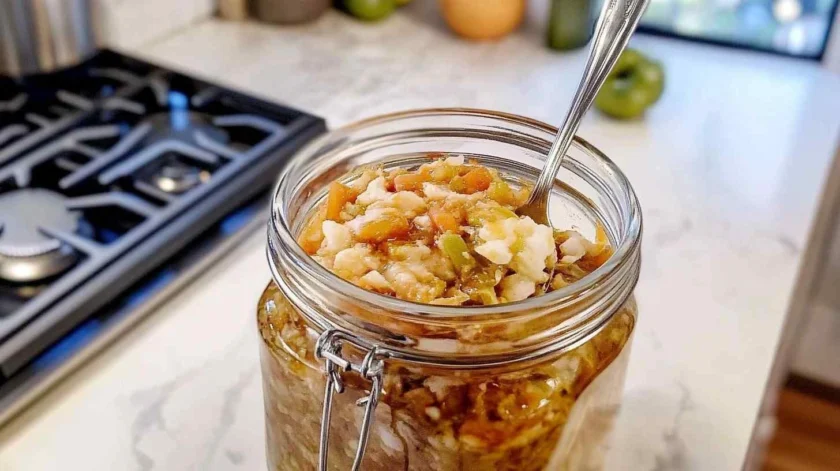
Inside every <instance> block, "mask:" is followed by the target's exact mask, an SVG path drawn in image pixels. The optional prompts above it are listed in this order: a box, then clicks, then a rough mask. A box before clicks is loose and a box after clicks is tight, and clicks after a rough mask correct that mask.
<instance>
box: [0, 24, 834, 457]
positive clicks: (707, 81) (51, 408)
mask: <svg viewBox="0 0 840 471" xmlns="http://www.w3.org/2000/svg"><path fill="white" fill-rule="evenodd" d="M423 18H424V16H422V15H416V14H415V12H408V13H406V12H402V13H400V14H398V15H396V16H395V17H394V18H391V19H389V20H388V21H386V22H384V23H382V24H377V25H362V24H359V23H356V22H354V21H353V20H350V19H348V18H346V17H343V16H342V15H340V14H337V13H331V14H328V15H327V16H326V17H324V18H322V19H321V20H320V21H318V22H317V23H315V24H313V25H308V26H301V27H285V28H280V27H272V26H262V25H256V24H243V23H224V22H220V21H208V22H205V23H202V24H198V25H196V26H194V27H191V28H189V29H187V30H185V31H183V32H181V33H179V34H176V35H174V36H170V37H167V38H165V39H163V40H161V41H159V42H157V43H155V44H151V45H148V46H145V47H142V48H139V49H138V50H137V51H135V52H136V53H139V54H141V55H143V56H146V57H148V58H150V59H153V60H156V61H160V62H163V63H166V64H168V65H171V66H174V67H177V68H180V69H183V70H185V71H188V72H190V73H194V74H198V75H201V76H204V77H207V78H210V79H212V80H216V81H219V82H222V83H224V84H227V85H230V86H232V87H235V88H239V89H242V90H245V91H248V92H252V93H256V94H258V95H262V96H264V97H267V98H270V99H273V100H279V101H282V102H286V103H288V104H291V105H294V106H298V107H301V108H304V109H307V110H309V111H313V112H315V113H318V114H320V115H322V116H325V117H326V118H328V121H329V123H330V124H331V125H332V126H336V125H340V124H343V123H345V122H347V121H349V120H354V119H357V118H360V117H363V116H369V115H372V114H376V113H382V112H386V111H392V110H399V109H406V108H413V107H431V106H471V107H481V108H491V109H497V110H502V111H508V112H514V113H519V114H524V115H528V116H531V117H534V118H538V119H542V120H546V121H549V122H552V123H558V122H559V121H560V119H561V118H562V114H563V111H564V109H565V107H566V103H567V102H568V100H569V99H570V97H571V94H572V93H573V89H574V86H575V85H576V82H577V77H578V74H579V72H580V70H581V66H582V60H583V55H584V54H583V53H581V52H579V53H571V54H557V53H552V52H551V51H549V50H547V49H545V48H543V47H541V44H540V39H539V37H538V36H537V35H534V34H530V33H528V32H527V31H526V32H523V33H520V34H518V35H515V36H512V37H509V38H507V39H505V40H503V41H502V42H499V43H496V44H470V43H466V42H462V41H459V40H457V39H454V38H452V37H451V36H450V35H449V34H448V33H447V32H446V31H445V30H443V29H442V27H441V26H440V24H439V23H436V22H435V21H424V20H423ZM635 45H636V46H637V47H639V48H641V49H642V50H644V51H646V52H647V53H649V54H650V55H652V56H654V57H656V58H658V59H660V60H661V61H662V62H663V63H664V65H665V68H666V69H667V79H668V85H667V89H666V91H665V94H664V96H663V98H662V100H661V102H660V103H659V104H658V105H657V106H656V107H655V108H653V109H652V110H650V112H649V113H648V115H647V117H646V118H645V119H644V120H642V121H637V122H629V123H618V122H613V121H609V120H607V119H605V118H603V117H601V116H599V115H598V114H597V113H594V112H593V113H591V114H590V115H589V116H588V118H587V120H586V121H585V123H584V124H583V127H582V129H581V132H580V134H581V135H582V136H584V137H585V138H587V139H589V140H590V141H591V142H593V143H594V144H595V145H597V146H598V147H600V148H601V149H603V150H604V151H605V152H606V153H607V154H608V155H610V156H611V157H612V158H613V159H614V160H615V161H616V162H617V163H618V164H619V165H620V166H621V167H622V168H623V169H624V170H625V171H626V173H627V174H628V176H629V178H630V180H631V181H632V182H633V184H634V186H635V188H636V190H637V193H638V195H639V198H640V200H641V202H642V205H643V208H644V217H645V236H644V237H645V238H644V245H643V260H644V261H643V270H642V275H641V279H640V281H639V285H638V288H637V297H638V302H639V306H640V310H641V320H640V323H639V325H638V330H637V332H636V340H635V342H634V345H633V351H632V356H631V361H630V369H629V374H628V378H627V388H626V393H625V398H624V405H623V408H622V412H621V415H620V419H619V423H618V429H617V434H616V437H615V440H614V443H613V445H612V448H611V452H610V453H611V455H610V459H609V463H611V466H610V468H612V469H620V470H624V469H633V470H665V469H703V470H706V469H714V470H734V469H739V468H740V466H741V463H742V461H743V459H744V456H745V453H746V450H747V446H748V443H749V440H750V436H751V431H752V427H753V424H754V422H755V417H756V414H757V411H758V407H759V403H760V400H761V397H762V394H763V391H764V388H765V382H766V380H767V376H768V371H769V368H770V364H771V361H772V358H773V354H774V350H775V346H776V343H777V341H778V337H779V333H780V329H781V326H782V321H783V317H784V315H785V311H786V305H787V302H788V299H789V296H790V293H791V290H792V287H793V285H794V281H795V277H796V271H797V268H798V264H799V261H800V255H801V253H802V247H803V244H804V241H805V240H806V237H807V229H808V227H809V225H810V221H811V219H812V216H813V214H812V213H813V210H814V208H815V205H816V201H817V198H818V195H819V193H820V185H821V182H822V179H823V177H824V170H825V169H826V166H827V163H828V162H829V161H830V158H831V154H832V152H833V148H834V145H835V144H836V141H835V139H836V137H837V135H838V129H840V114H838V113H837V110H838V109H840V80H838V78H837V77H834V76H831V75H829V74H828V73H827V72H825V71H823V70H821V69H820V68H819V67H818V65H816V64H811V63H808V62H802V61H795V60H789V59H782V58H776V57H771V56H767V55H760V54H755V53H748V52H738V51H731V50H724V49H719V48H713V47H707V46H701V45H694V44H689V43H684V42H676V41H670V40H663V39H656V38H650V37H639V38H637V39H636V40H635ZM268 279H269V273H268V270H267V267H266V263H265V260H264V255H263V236H262V234H254V235H253V237H251V238H250V239H249V240H248V241H247V243H244V244H243V245H241V246H240V247H239V248H238V249H237V250H236V251H235V252H234V253H231V254H230V255H229V256H228V257H226V258H225V259H224V260H223V261H222V262H221V263H220V264H219V265H217V266H216V267H215V268H213V269H212V270H210V271H209V272H207V273H206V274H205V275H204V276H203V278H201V279H200V281H199V282H198V283H196V284H194V285H192V286H191V287H189V288H188V289H186V290H184V291H183V292H182V293H181V294H180V295H179V296H177V297H176V298H175V299H173V300H172V301H171V302H169V303H167V304H166V305H165V306H164V307H162V308H161V309H160V310H159V312H157V313H156V314H155V315H154V316H152V317H151V318H150V319H148V321H146V322H144V323H143V324H142V325H141V326H140V327H138V328H137V329H135V330H134V331H132V332H131V333H130V334H129V335H127V336H126V337H124V338H123V339H121V340H120V341H118V342H117V343H116V344H115V345H113V346H112V347H111V348H109V349H108V350H107V351H106V352H105V353H104V354H102V355H100V356H98V357H97V358H96V359H95V360H94V361H92V362H91V363H89V364H88V365H86V366H85V367H83V368H82V369H81V370H80V371H78V372H77V373H75V374H74V375H73V376H72V377H71V378H70V379H69V380H68V381H66V382H64V383H62V384H61V385H60V386H59V387H57V388H56V389H54V390H53V391H52V392H50V393H49V394H48V395H47V396H45V397H44V399H42V400H41V401H40V402H39V403H38V404H37V405H36V406H35V407H33V408H31V409H29V410H28V411H26V412H25V413H24V414H23V415H21V416H20V417H19V418H18V419H16V420H14V421H13V422H11V423H9V424H7V425H6V426H5V427H4V429H3V430H2V431H0V469H2V470H4V471H7V470H15V471H18V470H26V471H35V470H55V469H87V470H116V469H120V470H228V469H230V470H236V469H243V470H246V469H247V470H255V469H264V468H263V467H264V451H263V446H264V444H263V440H264V432H263V417H262V410H263V405H262V397H261V385H260V375H259V369H258V363H257V336H256V332H255V327H254V318H253V316H254V309H255V303H256V300H257V297H258V295H259V292H260V291H261V289H262V287H263V286H264V284H265V283H266V281H267V280H268Z"/></svg>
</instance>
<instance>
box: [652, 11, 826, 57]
mask: <svg viewBox="0 0 840 471" xmlns="http://www.w3.org/2000/svg"><path fill="white" fill-rule="evenodd" d="M837 2H838V0H651V2H650V5H649V6H648V10H647V13H645V16H644V18H643V19H642V23H641V25H640V28H639V29H640V30H641V31H645V32H649V33H659V34H664V35H668V36H678V37H685V38H691V39H699V40H703V41H708V42H713V43H718V44H726V45H734V46H740V47H746V48H750V49H759V50H764V51H772V52H777V53H781V54H785V55H791V56H797V57H808V58H813V59H819V58H821V57H822V54H823V51H824V49H825V45H826V41H827V38H828V33H829V32H830V29H831V23H832V20H833V18H834V11H835V8H837Z"/></svg>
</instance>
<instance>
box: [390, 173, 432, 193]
mask: <svg viewBox="0 0 840 471" xmlns="http://www.w3.org/2000/svg"><path fill="white" fill-rule="evenodd" d="M427 181H428V178H427V176H425V175H422V174H420V173H406V174H403V175H397V176H396V177H394V189H395V190H396V191H417V190H419V189H421V188H423V183H425V182H427Z"/></svg>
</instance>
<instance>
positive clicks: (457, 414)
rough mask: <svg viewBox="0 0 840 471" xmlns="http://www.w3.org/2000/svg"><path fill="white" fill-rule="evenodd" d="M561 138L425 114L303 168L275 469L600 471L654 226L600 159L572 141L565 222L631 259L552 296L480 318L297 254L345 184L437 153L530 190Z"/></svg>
mask: <svg viewBox="0 0 840 471" xmlns="http://www.w3.org/2000/svg"><path fill="white" fill-rule="evenodd" d="M555 132H556V129H555V128H553V127H552V126H549V125H547V124H544V123H541V122H537V121H534V120H530V119H527V118H523V117H520V116H513V115H507V114H501V113H495V112H489V111H480V110H466V109H433V110H420V111H411V112H404V113H397V114H391V115H386V116H382V117H377V118H373V119H369V120H366V121H361V122H359V123H356V124H353V125H350V126H348V127H345V128H343V129H340V130H338V131H334V132H332V133H330V134H328V135H326V136H324V137H322V138H320V139H319V140H317V141H315V142H314V143H312V144H311V145H309V146H308V147H306V148H305V149H304V150H302V151H301V152H300V153H299V154H298V155H297V156H295V158H294V159H293V160H292V161H291V162H290V164H289V165H288V166H287V167H286V169H285V170H284V171H283V174H282V176H281V178H280V182H279V184H278V187H277V189H276V190H275V193H274V196H273V200H272V208H271V211H272V213H271V221H270V223H269V228H268V258H269V264H270V267H271V270H272V275H273V280H272V281H271V282H270V283H269V285H268V287H267V288H266V290H265V292H264V294H263V296H262V298H261V299H260V302H259V306H258V314H257V317H258V324H259V330H260V333H261V336H262V339H263V342H262V343H261V362H262V377H263V389H264V396H265V409H266V432H267V454H268V465H269V469H271V470H284V471H285V470H310V469H329V470H342V471H343V470H349V469H358V468H359V464H361V469H364V470H376V471H379V470H388V471H391V470H396V469H404V470H410V471H419V470H462V469H469V470H470V471H483V470H494V471H503V470H517V471H523V470H524V471H527V470H548V469H551V470H557V469H581V468H582V467H584V466H597V465H598V461H599V459H600V457H601V456H602V453H601V452H600V448H599V447H601V446H602V444H603V442H604V437H605V436H606V434H607V432H608V431H609V428H610V427H609V425H610V419H611V416H612V415H613V413H614V411H615V410H616V407H617V404H618V400H619V399H620V397H621V393H622V387H623V376H624V371H625V369H626V364H627V358H628V354H629V350H630V348H629V347H630V340H631V337H632V333H633V329H634V326H635V322H636V316H637V310H636V304H635V301H634V299H633V295H632V292H633V288H634V287H635V284H636V281H637V279H638V275H639V265H640V258H639V249H640V245H641V212H640V209H639V206H638V201H637V200H636V196H635V194H634V193H633V190H632V188H631V186H630V184H629V183H628V182H627V180H626V178H625V177H624V175H623V174H622V173H621V171H620V170H619V169H618V168H617V167H616V166H615V165H614V164H613V163H612V162H611V161H610V160H609V159H608V158H607V157H605V156H604V155H603V154H601V153H600V152H599V151H598V150H597V149H595V148H594V147H592V146H591V145H590V144H588V143H587V142H585V141H584V140H582V139H576V140H575V142H574V143H573V145H572V148H571V149H570V150H569V153H568V156H567V158H566V160H565V162H564V164H563V168H562V169H561V171H560V175H559V178H558V182H557V185H556V187H555V189H554V192H553V194H552V202H551V207H552V215H551V216H552V222H553V224H554V225H555V227H557V228H563V229H568V228H574V229H576V230H578V231H579V232H581V233H582V234H583V235H585V236H587V237H589V238H590V239H591V238H593V237H594V234H595V231H596V228H598V227H600V228H603V229H604V231H605V232H606V234H607V236H608V238H609V240H610V243H611V245H612V247H613V248H614V249H615V253H614V255H613V256H612V257H611V258H610V259H609V260H608V261H607V262H606V263H604V265H602V266H601V267H599V268H597V269H596V270H595V271H593V272H592V273H590V274H589V275H587V276H586V277H585V278H583V279H582V280H580V281H579V282H577V283H574V284H571V285H569V286H566V287H564V288H561V289H559V290H556V291H552V292H550V293H548V294H545V295H543V296H538V297H535V298H529V299H526V300H523V301H519V302H515V303H508V304H501V305H495V306H481V307H447V306H433V305H425V304H417V303H411V302H407V301H402V300H399V299H396V298H393V297H387V296H383V295H379V294H376V293H373V292H369V291H366V290H364V289H362V288H360V287H357V286H355V285H353V284H351V283H349V282H346V281H344V280H342V279H341V278H339V277H337V276H335V275H333V274H332V273H331V272H329V271H328V270H327V269H325V268H324V267H322V266H320V265H318V264H317V263H316V262H315V261H314V260H312V259H311V258H310V257H309V255H307V254H306V253H305V252H304V251H303V249H302V248H301V247H300V246H299V245H298V244H297V242H296V235H297V234H298V233H299V232H300V231H301V229H302V227H303V226H304V223H305V222H306V220H307V217H308V215H309V214H311V213H312V211H313V208H314V207H316V206H317V205H318V204H320V203H321V202H323V201H324V198H325V196H326V189H327V186H328V185H329V183H330V182H331V181H333V180H336V179H338V178H341V177H342V176H344V175H346V174H347V173H348V172H350V171H351V170H353V169H356V168H358V167H359V166H363V165H368V164H377V165H382V166H384V167H385V168H386V169H391V168H396V167H410V166H416V165H419V164H420V163H423V162H428V158H429V157H428V154H429V153H456V154H463V155H465V156H466V157H468V158H476V159H478V160H480V162H481V164H483V165H487V166H492V167H495V168H497V169H499V170H500V171H501V172H502V174H503V175H506V176H509V178H510V182H511V183H512V184H522V182H526V181H534V180H535V179H536V176H537V175H538V173H539V169H540V168H541V167H542V159H543V156H544V155H545V154H546V153H547V152H548V149H549V147H550V146H551V142H552V139H553V137H554V134H555ZM322 443H328V446H327V447H323V446H321V444H322ZM319 462H320V464H319Z"/></svg>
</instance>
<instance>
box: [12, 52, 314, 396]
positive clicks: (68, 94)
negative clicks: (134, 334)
mask: <svg viewBox="0 0 840 471" xmlns="http://www.w3.org/2000/svg"><path fill="white" fill-rule="evenodd" d="M323 130H324V123H323V121H322V120H321V119H319V118H316V117H314V116H311V115H308V114H306V113H303V112H301V111H297V110H294V109H290V108H288V107H284V106H280V105H276V104H271V103H267V102H264V101H262V100H259V99H255V98H253V97H249V96H246V95H243V94H241V93H237V92H234V91H232V90H229V89H226V88H224V87H220V86H217V85H213V84H210V83H207V82H204V81H202V80H196V79H194V78H191V77H188V76H186V75H182V74H179V73H176V72H173V71H171V70H167V69H165V68H163V67H159V66H156V65H152V64H149V63H146V62H143V61H140V60H136V59H132V58H128V57H126V56H123V55H120V54H117V53H115V52H111V51H103V52H101V53H100V54H98V55H97V56H96V57H94V58H92V59H91V60H89V61H87V62H85V63H84V64H82V65H80V66H77V67H74V68H72V69H69V70H65V71H62V72H59V73H56V74H51V75H45V76H39V77H30V78H27V79H24V80H11V79H3V78H0V386H2V385H3V383H4V382H7V381H10V378H12V377H13V376H14V375H15V374H16V373H18V372H19V371H22V370H25V369H26V368H27V367H28V365H31V364H32V363H33V362H34V361H37V359H38V357H39V355H43V354H44V352H45V351H46V350H47V349H49V348H50V347H51V346H54V345H56V342H59V341H60V340H61V339H62V338H64V337H65V336H66V335H67V334H68V333H69V332H71V331H73V329H74V328H77V327H78V326H79V325H80V324H81V323H83V322H84V321H85V320H86V319H89V318H90V317H91V316H94V315H96V313H97V312H99V311H100V310H101V309H102V308H103V307H106V306H108V305H111V304H113V303H114V302H116V301H117V300H119V299H121V298H124V297H126V296H127V295H129V294H131V293H132V292H133V291H132V290H133V289H134V290H136V289H137V286H138V283H139V282H141V281H142V280H143V279H144V277H147V276H149V274H150V273H153V272H154V271H155V270H159V269H160V267H161V266H162V265H164V264H165V263H167V261H168V260H171V259H172V257H173V256H176V255H177V254H178V253H179V252H182V251H184V250H186V249H188V248H189V247H190V245H191V244H194V243H197V242H196V241H199V240H201V237H202V235H203V234H204V233H206V232H207V231H210V230H211V229H212V228H213V227H214V225H216V226H218V224H220V221H222V220H223V219H224V218H225V217H226V216H229V215H230V214H232V213H234V212H236V211H237V209H241V208H242V207H243V205H247V204H251V202H252V201H253V200H254V198H260V197H261V195H262V194H263V193H264V192H265V191H266V190H267V189H268V187H269V186H271V184H272V183H273V180H274V178H275V176H276V175H277V173H278V171H279V169H280V167H281V166H282V164H283V162H284V160H285V159H286V157H288V156H289V155H290V154H291V153H292V152H293V151H294V150H296V149H297V148H299V147H300V146H301V145H302V144H304V143H305V142H307V141H308V140H309V139H311V138H312V137H314V136H315V135H317V134H319V133H320V132H322V131H323ZM0 389H1V388H0ZM0 392H2V391H0Z"/></svg>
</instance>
